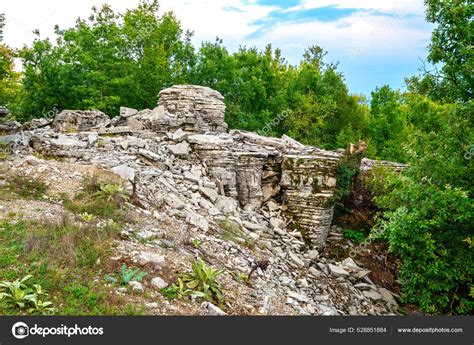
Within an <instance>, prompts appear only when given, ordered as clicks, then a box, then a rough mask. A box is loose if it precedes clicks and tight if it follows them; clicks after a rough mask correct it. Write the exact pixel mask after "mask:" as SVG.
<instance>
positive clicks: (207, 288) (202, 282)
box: [162, 259, 224, 303]
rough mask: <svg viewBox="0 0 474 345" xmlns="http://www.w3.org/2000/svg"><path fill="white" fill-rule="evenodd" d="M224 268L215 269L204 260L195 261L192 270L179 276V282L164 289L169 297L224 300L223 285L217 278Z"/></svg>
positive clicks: (220, 301)
mask: <svg viewBox="0 0 474 345" xmlns="http://www.w3.org/2000/svg"><path fill="white" fill-rule="evenodd" d="M222 273H224V270H215V269H213V268H212V267H209V266H207V265H206V263H205V262H204V261H203V260H202V259H199V260H196V261H193V262H192V264H191V271H189V272H186V273H184V274H182V275H181V277H179V278H178V281H177V284H172V285H171V286H169V287H167V288H165V289H163V290H162V293H163V294H164V295H165V296H166V297H168V298H169V299H182V298H185V297H188V296H191V297H192V298H203V299H205V300H206V301H209V302H213V301H215V302H218V303H223V302H224V295H223V293H222V287H221V285H220V283H219V282H218V281H217V278H218V277H219V276H220V275H221V274H222Z"/></svg>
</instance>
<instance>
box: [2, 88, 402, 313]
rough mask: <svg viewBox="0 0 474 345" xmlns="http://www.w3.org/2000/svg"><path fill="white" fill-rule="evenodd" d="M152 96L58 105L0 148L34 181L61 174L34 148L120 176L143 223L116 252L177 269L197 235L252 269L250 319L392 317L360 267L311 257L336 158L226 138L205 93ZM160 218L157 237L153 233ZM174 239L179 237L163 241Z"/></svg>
mask: <svg viewBox="0 0 474 345" xmlns="http://www.w3.org/2000/svg"><path fill="white" fill-rule="evenodd" d="M159 97H160V98H159V101H158V106H157V107H156V108H155V109H153V110H150V109H145V110H140V111H138V110H136V109H130V108H121V110H120V116H118V117H116V118H114V119H111V120H110V119H109V118H108V117H107V116H106V115H105V114H103V113H101V112H98V111H71V110H68V111H63V112H61V113H60V114H58V115H57V116H56V118H55V119H54V121H53V123H52V124H50V122H49V121H48V120H44V119H43V120H35V121H32V122H30V123H28V124H24V125H23V126H21V127H20V125H19V124H11V125H8V133H9V135H4V136H0V142H5V143H7V144H8V145H11V146H14V147H15V155H16V156H15V158H14V162H13V163H12V164H13V165H14V164H17V163H18V165H19V166H23V165H26V166H27V170H28V171H31V170H34V169H36V168H37V169H38V173H41V176H43V174H45V173H48V172H51V174H53V175H54V176H53V177H54V178H53V179H52V181H62V180H63V179H64V178H67V176H66V175H65V174H64V173H63V171H61V170H60V169H58V168H56V167H55V166H52V165H53V164H52V163H51V162H52V161H51V160H45V161H43V160H40V159H37V158H35V157H32V155H33V154H34V153H40V154H43V155H44V156H48V157H56V158H61V160H60V161H61V162H60V163H59V162H58V163H57V164H69V165H70V166H72V167H73V168H72V169H75V167H76V166H83V167H84V166H86V167H92V166H97V167H100V168H101V169H106V170H108V171H110V172H114V173H115V174H116V175H118V176H120V177H121V178H122V179H123V180H124V183H125V184H126V186H127V188H129V190H130V191H131V192H132V191H133V198H134V200H135V201H139V203H138V204H139V205H140V207H136V208H134V209H135V211H137V212H139V213H140V214H141V215H142V216H143V217H145V218H146V219H147V221H150V223H152V225H150V226H149V227H146V224H145V225H144V226H143V227H142V225H141V223H140V230H139V231H137V230H133V229H128V230H123V233H122V234H121V238H122V239H123V241H121V242H120V243H119V245H118V247H117V248H118V249H117V250H119V252H120V253H122V254H121V255H124V256H127V255H128V259H130V256H131V255H132V256H133V260H135V262H136V263H137V264H139V265H142V266H143V267H149V268H152V269H154V270H155V271H159V270H160V269H161V268H162V267H164V266H168V265H174V264H177V260H176V257H178V256H179V257H181V259H182V261H183V262H188V261H189V260H187V259H189V257H190V256H193V255H195V253H194V252H190V250H191V249H192V248H195V247H193V246H189V244H186V243H188V242H189V240H191V239H193V240H197V242H196V243H198V244H199V245H195V246H198V247H199V246H201V244H202V246H203V247H205V248H201V249H202V250H205V251H206V253H207V254H208V258H209V259H211V260H215V263H217V262H218V263H219V265H221V264H223V265H225V267H227V268H229V272H239V273H241V274H250V273H254V276H252V277H251V279H253V283H255V287H254V290H251V291H248V290H247V291H246V292H242V295H245V296H249V295H252V294H254V295H255V296H257V297H256V299H255V301H256V302H254V303H258V304H259V305H258V306H256V307H255V310H252V309H251V308H254V307H253V306H250V307H249V308H250V310H251V311H249V313H254V314H263V315H265V314H272V313H281V314H294V313H297V314H300V315H347V314H350V315H356V314H359V315H360V314H364V315H366V314H371V315H378V314H382V315H383V314H389V313H392V312H393V308H394V307H393V305H394V304H393V303H391V304H390V305H387V304H383V303H384V302H383V299H374V297H375V296H378V295H380V296H382V292H383V290H381V288H379V287H377V286H376V285H375V284H374V283H373V282H372V281H371V280H370V279H369V278H368V277H367V274H368V273H367V272H368V271H367V270H364V269H363V268H360V267H357V265H355V264H352V263H350V262H349V263H348V262H342V263H338V262H335V261H334V260H333V259H326V258H325V257H323V256H322V255H320V254H319V252H321V253H322V252H323V251H320V250H319V249H318V248H320V247H322V246H324V244H325V241H326V240H327V236H328V232H329V233H330V234H331V235H330V237H329V239H330V238H331V236H334V235H333V232H331V222H332V216H333V203H334V201H333V200H332V196H333V193H334V190H335V187H336V184H337V180H336V176H335V171H336V166H337V165H338V163H339V162H340V160H341V159H342V158H343V154H344V153H343V152H340V151H327V150H321V149H319V148H316V147H311V146H305V145H303V144H301V143H299V142H297V141H295V140H293V139H292V138H289V137H287V136H283V137H282V138H269V137H264V136H261V135H258V134H255V133H250V132H246V131H241V130H231V131H230V132H227V130H226V129H227V124H225V122H224V111H225V105H224V103H223V98H222V96H221V95H220V94H219V93H218V92H216V91H213V90H211V89H209V88H204V87H199V86H190V85H183V86H174V87H172V88H169V89H166V90H163V91H162V92H160V94H159ZM110 134H113V135H110ZM40 156H41V155H40ZM54 162H55V164H56V161H54ZM364 162H365V161H363V163H364ZM364 164H365V165H367V166H369V165H372V166H373V165H374V164H375V163H374V164H372V162H369V163H367V162H365V163H364ZM75 174H76V172H75V171H74V174H72V173H71V174H70V175H74V176H75ZM118 176H117V178H118ZM0 182H2V180H1V178H0ZM129 206H130V207H133V206H132V205H129ZM150 219H151V220H150ZM158 220H159V221H162V223H160V224H165V226H166V229H165V230H163V231H167V232H168V233H166V236H164V233H161V231H162V230H160V229H157V226H156V222H157V221H158ZM144 223H146V222H144ZM170 227H172V228H173V229H172V230H171V228H170ZM177 229H178V230H177ZM176 232H178V233H179V236H180V238H179V241H177V242H176V243H168V242H166V241H169V238H172V235H173V234H175V233H176ZM125 239H129V240H125ZM144 243H145V244H144ZM183 243H184V244H183ZM144 246H145V247H144ZM175 247H176V250H175V251H173V250H172V248H175ZM311 247H313V248H311ZM163 248H171V249H170V250H166V251H165V250H164V249H163ZM190 248H191V249H190ZM195 249H196V248H195ZM132 253H135V254H132ZM170 253H171V254H170ZM183 253H185V254H183ZM168 255H169V256H168ZM185 257H186V259H185ZM128 259H127V260H128ZM262 259H265V260H266V262H267V264H266V265H264V268H265V269H264V268H263V266H262V265H260V264H259V262H261V260H262ZM349 264H350V265H349ZM349 266H350V267H349ZM167 270H169V271H176V270H175V269H174V268H173V269H169V267H168V269H167ZM155 273H158V272H155ZM155 276H156V275H155ZM164 278H167V277H164ZM170 282H171V281H170ZM165 283H166V282H164V281H162V280H160V279H158V278H155V279H154V280H153V282H152V285H153V286H154V289H155V290H156V287H162V286H165ZM146 288H147V285H146V284H142V285H141V286H137V287H136V289H137V291H138V290H139V291H142V290H143V289H146ZM245 289H249V287H245ZM139 291H138V292H139ZM372 291H373V292H372ZM376 293H377V294H378V295H376ZM385 295H387V294H385ZM388 297H391V296H388ZM241 301H242V299H240V300H239V302H241ZM239 302H236V303H239ZM243 304H248V302H245V303H243ZM245 308H246V307H245ZM211 309H212V306H209V305H206V310H211ZM227 311H228V310H226V312H227ZM216 312H217V311H212V313H216Z"/></svg>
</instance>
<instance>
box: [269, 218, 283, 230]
mask: <svg viewBox="0 0 474 345" xmlns="http://www.w3.org/2000/svg"><path fill="white" fill-rule="evenodd" d="M270 224H271V226H273V228H274V229H284V228H285V227H286V223H285V221H284V220H282V219H280V218H276V217H272V218H270Z"/></svg>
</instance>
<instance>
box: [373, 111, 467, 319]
mask: <svg viewBox="0 0 474 345" xmlns="http://www.w3.org/2000/svg"><path fill="white" fill-rule="evenodd" d="M472 109H473V103H472V102H470V103H467V104H460V105H458V106H457V107H456V108H455V109H452V107H450V110H451V111H449V112H448V113H447V114H446V115H447V117H446V118H445V122H443V123H441V124H440V128H439V130H438V131H437V132H436V133H435V132H430V133H423V132H422V131H416V132H415V133H414V134H413V136H412V141H411V142H410V143H409V150H408V153H409V155H410V158H409V163H410V167H409V168H408V169H407V171H405V172H404V173H403V174H388V175H386V176H385V182H380V181H379V182H378V188H379V194H378V196H377V197H376V202H377V204H378V205H379V206H380V207H381V208H383V209H385V210H386V211H385V213H384V215H383V218H381V219H380V220H379V224H378V228H377V229H376V230H377V231H376V232H375V233H380V234H381V235H379V236H381V237H382V238H385V239H386V240H387V241H388V243H389V245H390V250H391V251H392V252H394V253H396V254H398V255H399V256H400V258H401V260H402V263H403V265H402V267H401V270H400V280H401V282H402V284H403V299H404V301H406V302H410V303H416V304H419V305H420V306H421V308H422V309H423V310H424V311H426V312H429V313H458V314H469V313H471V312H472V310H473V308H474V301H473V300H472V298H470V297H469V289H470V287H471V286H472V284H473V282H472V279H473V276H474V265H473V259H474V255H473V250H472V248H471V247H470V246H469V244H468V243H467V242H466V241H465V240H466V238H469V237H470V236H471V235H472V229H473V227H474V203H473V199H472V196H473V190H472V186H473V185H474V184H473V181H472V178H473V177H472V176H473V174H472V173H473V171H472V168H473V166H472V164H473V160H472V159H466V158H465V157H464V156H465V153H466V150H467V148H469V147H470V143H472V142H473V141H472V140H473V132H472Z"/></svg>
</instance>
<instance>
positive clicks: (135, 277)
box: [120, 264, 148, 285]
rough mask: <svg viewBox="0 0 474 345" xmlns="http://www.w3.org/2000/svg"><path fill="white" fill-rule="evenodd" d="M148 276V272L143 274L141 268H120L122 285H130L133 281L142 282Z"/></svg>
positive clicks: (123, 266)
mask: <svg viewBox="0 0 474 345" xmlns="http://www.w3.org/2000/svg"><path fill="white" fill-rule="evenodd" d="M147 274H148V273H147V272H142V271H141V270H140V269H139V268H136V269H132V268H127V266H126V265H125V264H123V265H122V267H120V283H121V284H122V285H128V284H130V282H132V281H135V282H140V281H142V279H143V277H145V276H146V275H147Z"/></svg>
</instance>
